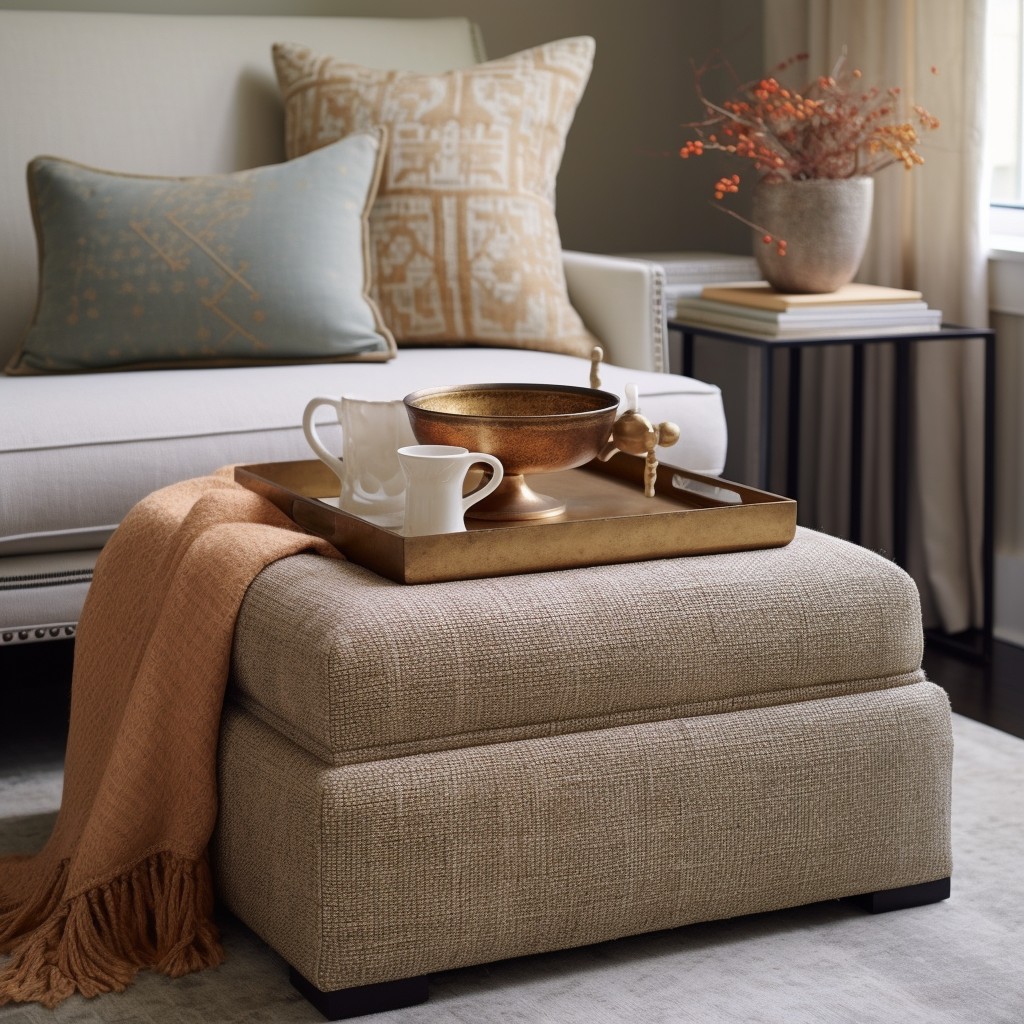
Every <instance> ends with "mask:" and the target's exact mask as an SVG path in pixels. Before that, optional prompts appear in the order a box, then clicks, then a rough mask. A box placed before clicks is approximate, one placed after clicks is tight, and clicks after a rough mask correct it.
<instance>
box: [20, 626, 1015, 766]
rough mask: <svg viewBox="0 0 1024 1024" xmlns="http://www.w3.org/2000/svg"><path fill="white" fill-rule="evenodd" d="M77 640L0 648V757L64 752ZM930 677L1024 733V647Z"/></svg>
mask: <svg viewBox="0 0 1024 1024" xmlns="http://www.w3.org/2000/svg"><path fill="white" fill-rule="evenodd" d="M73 656H74V641H71V640H59V641H53V642H52V643H41V644H21V645H18V646H14V647H8V648H3V649H0V693H2V694H3V696H4V712H5V713H4V714H3V715H2V716H0V761H2V762H3V763H4V764H10V765H16V764H17V762H18V759H19V757H20V756H21V755H22V754H23V753H27V752H28V751H29V750H31V751H34V752H35V753H37V754H38V753H55V752H57V751H58V750H63V743H64V739H65V737H66V727H67V719H68V711H69V708H70V692H71V663H72V658H73ZM924 667H925V671H926V672H927V673H928V677H929V678H930V679H932V680H933V681H934V682H936V683H938V684H939V686H941V687H943V688H944V689H945V690H946V692H947V693H948V694H949V698H950V703H951V704H952V706H953V710H954V711H957V712H959V713H960V714H962V715H965V716H966V717H968V718H973V719H976V720H977V721H979V722H984V723H986V724H987V725H991V726H994V727H995V728H997V729H1001V730H1003V731H1004V732H1008V733H1011V734H1012V735H1014V736H1020V737H1022V738H1024V648H1022V647H1016V646H1014V645H1012V644H1007V643H1001V642H999V641H996V643H995V645H994V652H993V657H992V663H991V664H990V665H988V666H984V667H983V666H982V665H980V664H976V663H972V662H970V661H966V660H964V659H963V658H961V657H958V656H956V655H952V654H948V653H946V652H944V651H942V650H940V649H938V648H937V647H932V646H928V647H927V648H926V650H925V658H924Z"/></svg>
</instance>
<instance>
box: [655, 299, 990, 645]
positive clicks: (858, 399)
mask: <svg viewBox="0 0 1024 1024" xmlns="http://www.w3.org/2000/svg"><path fill="white" fill-rule="evenodd" d="M668 327H669V331H670V336H671V335H672V334H680V335H682V365H681V369H682V373H683V374H684V375H685V376H688V377H691V376H693V375H694V365H693V364H694V339H695V338H697V337H702V338H715V339H717V340H719V341H725V342H730V343H733V344H737V345H746V346H748V347H753V348H756V349H759V350H760V393H761V400H760V403H759V406H760V408H759V412H758V415H759V420H760V422H759V425H758V472H757V479H756V480H754V481H750V483H752V484H753V486H755V487H759V488H761V489H762V490H769V489H770V486H769V472H770V466H771V453H772V408H773V404H774V394H775V392H774V386H775V374H774V366H773V360H772V353H773V352H774V351H775V350H777V349H785V350H786V352H787V356H788V359H787V370H788V377H789V393H790V394H791V395H794V394H799V393H800V375H801V355H802V352H803V349H805V348H809V347H814V348H821V347H822V346H838V345H846V346H849V347H850V348H851V350H852V353H851V354H852V359H853V371H852V374H851V380H850V388H851V410H852V412H851V431H850V434H851V446H850V531H849V533H850V535H849V538H848V539H849V540H852V541H853V542H854V543H855V544H859V543H860V540H861V500H862V496H863V453H864V352H865V349H866V347H867V346H868V345H881V344H886V345H891V346H892V347H893V350H894V353H895V380H894V390H895V393H894V403H895V408H894V411H893V434H894V436H893V553H892V555H893V561H895V562H896V564H897V565H899V566H901V567H903V568H906V566H907V518H908V511H909V502H908V478H909V468H910V418H909V417H910V384H911V361H910V347H911V345H916V344H919V343H922V342H936V341H946V342H950V341H954V342H955V341H964V340H967V339H975V338H980V339H984V342H985V370H984V411H983V416H984V454H983V459H984V465H983V474H984V483H983V493H982V628H981V631H980V635H978V631H976V630H969V631H967V633H966V634H963V635H960V636H958V637H957V638H951V637H949V636H947V635H946V634H941V635H939V636H934V637H932V636H931V634H930V638H932V639H935V640H937V641H938V642H940V643H941V644H942V645H943V646H946V647H948V648H949V649H951V650H953V651H955V652H956V653H960V654H964V655H967V656H969V657H975V658H978V659H980V660H982V661H985V662H987V661H988V660H989V658H990V656H991V649H992V627H993V590H994V572H995V562H994V527H995V520H994V517H995V424H996V410H995V380H996V336H995V331H993V330H991V329H989V328H980V327H961V326H958V325H956V324H943V325H942V326H941V327H938V328H934V329H931V330H922V331H920V332H912V333H907V332H902V331H901V332H898V333H888V334H887V333H885V332H884V331H880V332H879V333H877V334H872V335H870V336H866V337H865V336H850V335H843V334H834V335H830V334H821V335H812V336H809V337H807V336H804V337H799V338H765V337H758V336H756V335H750V334H743V333H741V332H739V331H731V330H726V329H721V328H717V327H706V326H703V325H698V324H693V323H688V322H686V321H685V320H676V319H670V320H669V323H668ZM785 434H786V438H785V443H786V487H785V493H786V495H787V497H792V498H796V497H797V496H798V491H799V486H800V480H799V473H800V459H799V453H800V403H799V402H790V403H789V409H788V414H787V418H786V429H785Z"/></svg>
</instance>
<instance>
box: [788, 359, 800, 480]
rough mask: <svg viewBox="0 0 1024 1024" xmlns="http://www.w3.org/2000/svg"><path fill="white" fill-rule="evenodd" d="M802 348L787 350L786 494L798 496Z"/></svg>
mask: <svg viewBox="0 0 1024 1024" xmlns="http://www.w3.org/2000/svg"><path fill="white" fill-rule="evenodd" d="M802 352H803V350H802V349H800V348H798V347H796V346H793V347H791V348H790V350H789V410H788V417H787V422H786V496H787V497H789V498H799V496H800V396H801V387H800V364H801V354H802Z"/></svg>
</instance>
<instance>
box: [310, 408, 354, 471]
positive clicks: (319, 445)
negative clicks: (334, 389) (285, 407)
mask: <svg viewBox="0 0 1024 1024" xmlns="http://www.w3.org/2000/svg"><path fill="white" fill-rule="evenodd" d="M343 401H344V399H342V398H328V397H327V396H325V395H319V396H317V397H316V398H311V399H310V400H309V402H308V403H307V404H306V410H305V412H303V414H302V432H303V433H304V434H305V435H306V440H307V441H308V442H309V446H310V448H312V449H313V451H314V452H316V454H317V455H318V456H319V457H320V458H321V459H323V461H324V462H326V463H327V465H328V466H330V467H331V469H333V470H334V472H335V473H337V474H338V476H339V477H341V476H342V475H343V474H344V472H345V467H344V464H343V463H342V461H341V459H339V458H338V457H337V455H332V454H331V453H330V452H329V451H328V450H327V448H326V447H325V445H324V443H323V441H321V440H320V435H319V434H318V433H317V432H316V424H315V423H314V422H313V413H314V412H316V410H317V409H318V408H319V407H320V406H321V405H330V406H332V407H333V408H334V409H335V410H336V411H337V413H338V419H339V420H340V419H341V406H342V402H343Z"/></svg>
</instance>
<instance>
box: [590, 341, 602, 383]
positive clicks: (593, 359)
mask: <svg viewBox="0 0 1024 1024" xmlns="http://www.w3.org/2000/svg"><path fill="white" fill-rule="evenodd" d="M602 359H604V349H603V348H601V346H600V345H595V346H594V347H593V349H592V350H591V352H590V386H591V387H592V388H594V389H595V390H597V389H598V388H600V386H601V360H602Z"/></svg>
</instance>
